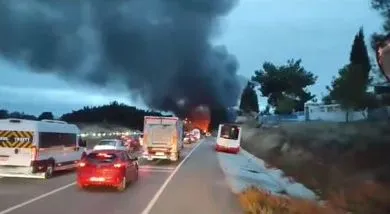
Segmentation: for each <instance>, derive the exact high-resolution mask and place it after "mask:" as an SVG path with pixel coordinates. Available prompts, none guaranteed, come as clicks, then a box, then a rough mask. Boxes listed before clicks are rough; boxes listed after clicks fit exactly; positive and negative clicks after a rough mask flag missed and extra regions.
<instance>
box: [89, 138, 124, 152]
mask: <svg viewBox="0 0 390 214" xmlns="http://www.w3.org/2000/svg"><path fill="white" fill-rule="evenodd" d="M106 149H114V150H125V151H127V150H128V148H127V147H126V145H125V144H124V142H123V141H122V140H118V139H104V140H101V141H100V142H99V143H98V144H96V145H95V146H94V147H93V150H106Z"/></svg>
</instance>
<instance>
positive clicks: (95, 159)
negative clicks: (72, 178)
mask: <svg viewBox="0 0 390 214" xmlns="http://www.w3.org/2000/svg"><path fill="white" fill-rule="evenodd" d="M137 179H138V161H137V158H136V157H130V156H129V154H128V153H127V152H126V151H123V150H99V151H93V152H91V153H89V154H88V155H87V156H86V157H85V158H83V159H82V160H81V161H80V163H79V167H78V169H77V185H78V187H79V188H80V189H83V188H86V187H90V186H109V187H114V188H116V189H117V190H118V191H124V190H125V189H126V187H127V184H128V183H129V182H134V181H136V180H137Z"/></svg>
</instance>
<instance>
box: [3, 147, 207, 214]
mask: <svg viewBox="0 0 390 214" xmlns="http://www.w3.org/2000/svg"><path fill="white" fill-rule="evenodd" d="M201 143H203V141H202V142H199V143H198V145H196V146H195V147H194V148H193V149H192V150H191V151H190V152H189V153H188V155H187V156H186V157H185V158H184V159H183V160H182V161H181V163H180V164H179V165H178V166H177V167H176V168H175V170H174V171H173V172H172V174H170V175H169V177H168V178H167V179H166V180H165V182H164V183H163V185H162V186H161V187H160V189H159V190H158V191H157V192H156V194H155V195H154V196H153V198H152V200H150V202H149V204H148V205H147V206H146V208H145V209H144V211H142V213H141V214H149V213H150V211H151V210H152V208H153V206H154V205H155V204H156V202H157V200H158V198H159V197H160V196H161V194H162V193H163V191H164V189H165V188H166V187H167V186H168V184H169V182H170V181H171V180H172V178H173V176H175V174H176V173H177V171H179V169H180V167H181V166H182V165H183V164H184V163H185V162H186V160H187V159H188V158H189V157H190V156H191V154H192V152H194V151H195V150H196V149H197V148H198V147H199V145H200V144H201ZM0 214H2V213H0Z"/></svg>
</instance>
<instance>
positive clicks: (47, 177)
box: [45, 162, 54, 179]
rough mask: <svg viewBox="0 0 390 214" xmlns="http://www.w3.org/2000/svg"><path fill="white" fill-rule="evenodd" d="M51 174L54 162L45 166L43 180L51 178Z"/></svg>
mask: <svg viewBox="0 0 390 214" xmlns="http://www.w3.org/2000/svg"><path fill="white" fill-rule="evenodd" d="M53 172H54V162H50V163H49V164H48V165H47V166H46V171H45V179H49V178H51V177H53Z"/></svg>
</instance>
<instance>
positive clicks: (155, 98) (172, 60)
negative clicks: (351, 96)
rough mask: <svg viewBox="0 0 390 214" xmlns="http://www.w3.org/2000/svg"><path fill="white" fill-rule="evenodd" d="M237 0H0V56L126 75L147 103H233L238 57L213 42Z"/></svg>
mask: <svg viewBox="0 0 390 214" xmlns="http://www.w3.org/2000/svg"><path fill="white" fill-rule="evenodd" d="M235 4H236V0H64V1H59V0H0V54H1V55H2V57H4V58H6V59H7V60H10V61H14V62H24V63H27V64H28V65H29V66H30V67H31V68H32V70H33V71H35V72H42V73H43V72H56V73H58V75H61V76H62V77H64V78H66V79H68V80H78V81H83V82H90V83H93V84H98V85H102V86H104V85H105V84H106V83H108V82H110V81H117V80H120V81H123V82H124V83H125V84H126V85H127V86H128V89H129V91H130V92H131V94H136V95H138V96H139V97H140V98H141V99H142V100H143V101H144V102H145V103H146V104H147V105H148V106H149V107H151V108H153V109H159V110H164V111H174V112H176V113H180V112H183V111H185V109H190V108H193V107H196V106H199V105H206V106H209V107H210V108H213V107H221V106H222V107H227V106H234V105H236V103H237V98H238V96H239V93H240V89H241V87H240V85H239V82H238V80H237V74H236V70H237V68H238V63H237V61H236V59H235V57H234V56H232V55H230V54H229V53H228V52H227V50H226V49H225V48H224V47H223V46H213V45H212V44H211V39H214V38H215V36H217V34H218V32H219V30H220V29H219V27H220V26H219V20H220V19H221V18H222V17H223V16H225V15H227V14H228V13H229V11H230V10H231V9H232V8H233V7H234V6H235Z"/></svg>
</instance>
